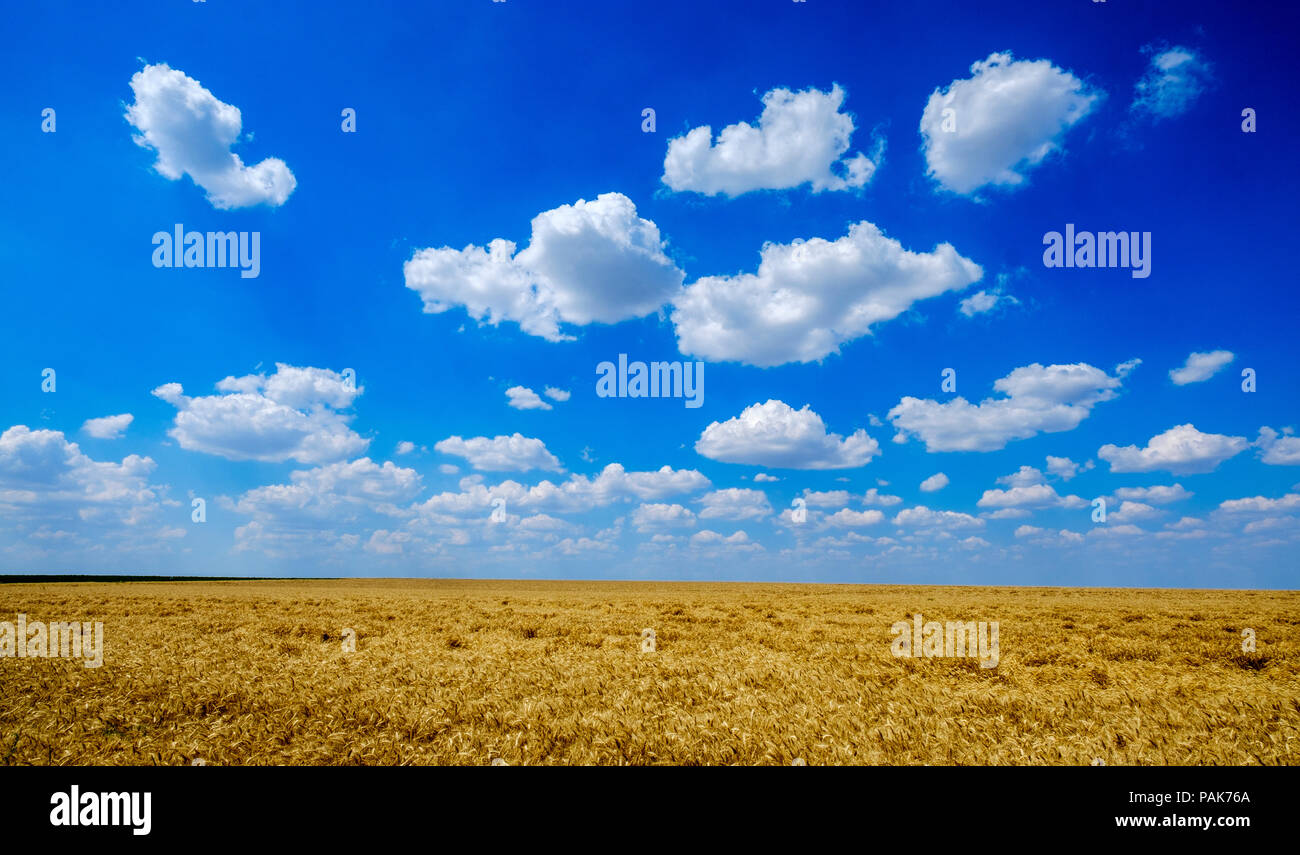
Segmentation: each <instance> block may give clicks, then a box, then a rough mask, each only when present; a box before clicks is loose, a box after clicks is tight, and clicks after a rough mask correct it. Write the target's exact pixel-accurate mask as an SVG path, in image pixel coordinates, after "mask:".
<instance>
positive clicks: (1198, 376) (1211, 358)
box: [1169, 350, 1237, 386]
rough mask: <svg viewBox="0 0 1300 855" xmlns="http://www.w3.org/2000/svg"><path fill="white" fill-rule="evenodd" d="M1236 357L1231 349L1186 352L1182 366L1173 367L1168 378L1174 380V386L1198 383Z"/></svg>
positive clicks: (1207, 378) (1217, 371)
mask: <svg viewBox="0 0 1300 855" xmlns="http://www.w3.org/2000/svg"><path fill="white" fill-rule="evenodd" d="M1236 358H1237V357H1236V355H1235V354H1234V353H1233V352H1232V351H1231V350H1213V351H1210V352H1208V353H1191V354H1188V356H1187V361H1186V362H1185V363H1183V367H1182V368H1175V369H1174V370H1172V371H1170V372H1169V379H1170V380H1172V381H1174V385H1175V386H1186V385H1187V384H1188V383H1200V382H1202V381H1203V380H1209V379H1210V378H1211V377H1213V376H1214V375H1215V374H1218V373H1219V371H1221V370H1222V369H1223V368H1224V366H1226V365H1227V364H1228V363H1230V362H1232V360H1234V359H1236Z"/></svg>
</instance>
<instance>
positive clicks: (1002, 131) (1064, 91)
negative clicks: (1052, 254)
mask: <svg viewBox="0 0 1300 855" xmlns="http://www.w3.org/2000/svg"><path fill="white" fill-rule="evenodd" d="M970 70H971V74H972V76H971V77H970V78H968V79H964V80H954V81H953V82H952V83H951V84H950V85H949V86H948V88H947V89H946V90H942V91H941V90H939V89H936V90H935V91H934V93H933V94H932V95H931V96H930V100H929V101H928V102H927V103H926V105H925V112H924V113H923V114H922V116H921V135H922V137H923V138H924V143H923V147H924V150H925V160H926V165H927V174H928V175H929V176H930V177H931V178H933V179H935V180H936V181H937V182H939V184H940V186H942V187H943V188H945V189H947V190H950V191H952V192H954V193H959V194H963V195H968V194H971V193H974V192H975V191H977V190H979V189H980V188H981V187H984V186H986V185H992V186H995V187H1016V186H1018V185H1020V184H1022V183H1023V182H1024V180H1025V175H1026V173H1028V172H1029V171H1030V170H1031V169H1033V168H1034V167H1036V166H1038V165H1039V164H1040V163H1042V162H1043V160H1044V159H1045V158H1047V156H1048V155H1050V154H1052V153H1053V152H1055V151H1059V150H1061V148H1062V144H1063V140H1064V137H1065V134H1066V132H1067V131H1068V130H1069V129H1070V128H1071V127H1073V126H1074V125H1075V124H1076V123H1077V122H1079V121H1080V120H1081V119H1083V118H1084V117H1085V116H1087V115H1088V113H1089V112H1090V111H1091V110H1092V109H1093V107H1094V106H1096V104H1097V103H1098V102H1099V101H1100V99H1101V98H1102V97H1104V95H1103V94H1102V93H1100V92H1095V91H1092V90H1090V89H1089V88H1088V87H1087V86H1086V85H1084V83H1083V82H1082V81H1081V80H1079V79H1078V78H1076V77H1075V76H1074V75H1072V74H1070V73H1069V72H1067V71H1063V70H1062V69H1059V68H1057V67H1056V66H1054V65H1052V63H1051V62H1049V61H1048V60H1045V59H1040V60H1033V61H1016V60H1015V59H1013V57H1012V56H1011V54H1009V53H994V54H990V55H989V58H988V59H986V60H983V61H981V62H976V63H974V64H973V65H971V68H970ZM947 110H951V111H952V112H950V113H945V111H947ZM946 120H950V123H949V125H948V127H951V128H952V130H945V121H946Z"/></svg>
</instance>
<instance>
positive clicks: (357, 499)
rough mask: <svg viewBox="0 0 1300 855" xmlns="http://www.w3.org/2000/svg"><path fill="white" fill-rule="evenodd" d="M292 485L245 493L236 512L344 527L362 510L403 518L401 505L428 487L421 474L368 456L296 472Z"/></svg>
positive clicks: (277, 522)
mask: <svg viewBox="0 0 1300 855" xmlns="http://www.w3.org/2000/svg"><path fill="white" fill-rule="evenodd" d="M289 481H290V483H288V484H270V485H267V486H265V487H256V488H254V489H252V490H249V491H247V492H245V493H244V494H243V495H241V496H240V497H239V498H238V499H237V500H235V501H234V502H233V503H232V507H233V509H234V510H235V511H236V512H238V513H241V514H245V515H248V516H251V517H253V518H255V519H257V520H259V521H260V522H261V523H262V526H261V527H260V531H261V532H262V533H263V534H267V533H268V532H269V529H268V527H269V526H288V527H292V525H293V524H294V523H303V524H310V523H317V524H319V522H320V521H329V522H330V523H331V524H334V525H341V524H344V523H347V522H351V521H355V519H356V518H357V517H358V515H359V514H361V513H362V512H363V511H370V512H375V513H386V514H390V515H394V516H395V515H399V514H400V513H401V511H400V510H399V505H404V504H407V503H409V502H411V501H413V500H414V499H415V497H416V496H417V495H419V493H420V491H421V490H422V489H423V483H422V481H421V479H420V476H419V474H418V473H417V472H416V471H415V470H414V469H406V468H404V467H401V466H396V465H394V464H393V463H392V462H391V461H385V462H384V463H383V464H382V465H381V464H379V463H376V462H374V461H373V460H371V459H370V458H368V457H362V458H360V459H358V460H353V461H351V462H349V463H342V462H339V463H331V464H328V465H326V466H319V467H316V468H314V469H306V470H300V471H296V472H293V473H291V474H290V476H289Z"/></svg>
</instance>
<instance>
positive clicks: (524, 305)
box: [404, 193, 684, 341]
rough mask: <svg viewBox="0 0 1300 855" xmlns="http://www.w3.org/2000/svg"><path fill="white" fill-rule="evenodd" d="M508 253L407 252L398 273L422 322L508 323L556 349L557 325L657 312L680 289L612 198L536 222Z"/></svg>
mask: <svg viewBox="0 0 1300 855" xmlns="http://www.w3.org/2000/svg"><path fill="white" fill-rule="evenodd" d="M515 249H516V247H515V244H514V243H512V242H511V241H508V240H504V239H501V238H497V239H496V240H493V241H492V242H491V243H489V244H488V245H487V246H486V247H481V246H476V245H473V244H471V245H469V246H467V247H465V248H464V249H452V248H450V247H442V248H441V249H421V250H417V251H416V252H415V254H414V255H413V256H412V257H411V259H410V260H409V261H407V262H406V264H405V266H404V272H405V275H406V287H407V288H410V289H411V290H413V291H415V292H416V293H418V294H419V295H420V298H421V299H422V300H423V301H424V311H425V312H426V313H429V314H438V313H441V312H445V311H447V310H449V309H452V308H455V307H462V308H464V309H465V311H466V312H467V313H468V314H469V316H470V317H472V318H474V319H475V320H477V321H479V322H481V323H489V324H499V323H501V322H502V321H513V322H515V323H517V324H519V327H520V329H522V330H523V331H524V332H526V333H529V334H530V335H535V336H540V337H542V338H545V339H547V340H548V341H562V340H566V339H570V338H572V336H570V335H567V334H565V333H564V332H562V331H561V325H562V324H566V323H567V324H576V325H585V324H590V323H606V324H612V323H616V322H618V321H622V320H626V319H628V318H638V317H642V316H643V315H647V314H650V313H651V312H654V311H656V310H658V309H659V308H660V307H661V306H663V305H664V304H665V303H667V302H669V301H670V300H671V299H672V298H673V297H674V296H675V294H676V293H677V292H678V291H679V290H680V289H681V285H682V281H683V279H684V274H683V273H682V271H681V270H679V269H678V268H677V266H676V265H675V264H674V263H673V262H672V260H671V259H669V258H668V256H667V255H666V254H665V252H664V250H665V249H666V244H665V242H664V241H663V239H662V238H661V237H660V235H659V228H658V226H656V225H655V224H654V223H653V222H651V221H650V220H646V219H642V218H641V217H639V216H637V212H636V206H635V205H634V204H632V200H631V199H629V198H627V197H626V196H624V195H622V194H621V193H603V194H601V195H600V196H598V197H596V199H594V200H593V201H590V202H588V201H586V200H584V199H579V200H578V201H577V202H575V203H573V204H572V205H561V206H560V207H558V208H554V209H552V210H550V211H544V212H542V213H540V214H538V215H537V216H536V217H534V218H533V223H532V238H531V240H530V242H529V244H528V246H527V247H525V248H524V249H522V250H520V251H518V252H516V251H515Z"/></svg>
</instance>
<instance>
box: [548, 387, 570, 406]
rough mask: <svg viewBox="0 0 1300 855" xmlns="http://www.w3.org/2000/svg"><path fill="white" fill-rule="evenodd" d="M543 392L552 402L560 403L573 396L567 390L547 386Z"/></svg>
mask: <svg viewBox="0 0 1300 855" xmlns="http://www.w3.org/2000/svg"><path fill="white" fill-rule="evenodd" d="M545 391H546V397H548V398H550V399H551V400H552V401H559V402H561V403H563V402H565V401H567V400H569V398H571V397H572V396H573V393H572V392H570V391H569V390H567V389H557V388H555V387H554V386H547V387H546V390H545Z"/></svg>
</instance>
